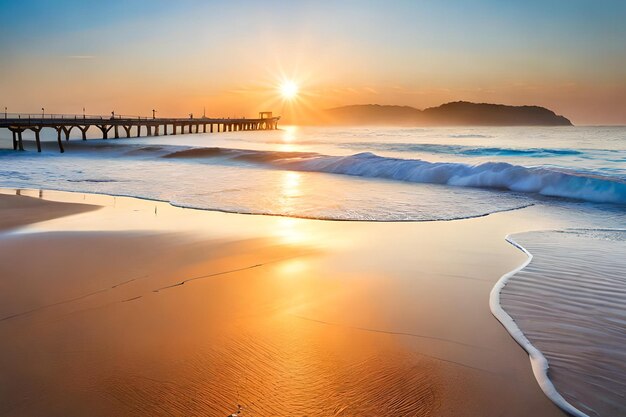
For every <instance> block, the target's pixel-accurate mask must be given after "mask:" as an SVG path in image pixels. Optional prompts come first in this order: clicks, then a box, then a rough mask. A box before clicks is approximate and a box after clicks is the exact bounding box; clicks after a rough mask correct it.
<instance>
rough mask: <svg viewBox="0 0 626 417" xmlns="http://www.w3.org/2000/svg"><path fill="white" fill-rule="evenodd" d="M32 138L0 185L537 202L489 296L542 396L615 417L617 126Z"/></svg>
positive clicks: (206, 202)
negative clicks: (546, 222)
mask: <svg viewBox="0 0 626 417" xmlns="http://www.w3.org/2000/svg"><path fill="white" fill-rule="evenodd" d="M3 143H5V144H7V145H8V144H9V143H10V140H8V139H7V138H4V139H3ZM44 145H45V146H44V152H42V153H41V154H38V153H37V152H35V151H34V146H33V144H31V143H27V144H26V147H27V149H29V150H28V151H27V152H14V151H12V150H2V151H0V187H3V188H41V189H52V190H62V191H80V192H88V193H103V194H110V195H119V196H133V197H139V198H145V199H154V200H160V201H166V202H170V203H171V204H173V205H176V206H181V207H188V208H197V209H206V210H218V211H225V212H233V213H245V214H264V215H277V216H292V217H303V218H311V219H320V220H340V221H370V222H378V221H379V222H389V221H450V220H458V219H466V218H472V217H479V216H485V215H489V214H492V213H497V212H501V211H510V210H523V209H524V208H526V207H529V206H536V207H538V208H540V211H541V213H543V215H545V216H547V217H550V218H554V219H558V223H559V224H560V225H563V227H562V228H560V229H559V230H551V231H529V233H526V234H523V235H521V236H513V237H512V238H511V240H512V243H515V244H516V245H519V246H520V248H523V249H524V250H526V251H527V252H528V253H529V254H532V255H533V256H534V258H533V260H532V261H531V262H530V263H529V265H528V266H527V267H526V268H524V269H522V270H521V271H519V272H518V273H517V274H514V275H512V276H511V277H509V278H508V280H507V282H506V283H505V284H506V285H505V287H504V288H503V289H502V294H501V299H500V300H499V303H500V305H501V307H502V309H503V310H504V311H505V312H506V313H507V314H508V315H510V317H511V318H512V320H513V322H514V325H515V326H518V329H519V330H521V332H523V334H524V335H525V337H526V338H527V341H528V345H527V346H524V344H522V345H523V346H524V347H525V348H527V349H528V348H529V346H534V347H536V348H537V349H538V350H539V351H540V352H541V354H542V355H543V356H544V357H545V359H546V360H547V363H548V364H549V366H550V368H549V370H548V371H547V372H546V375H544V377H545V378H546V380H547V381H549V383H548V385H550V384H552V383H554V387H555V388H556V391H558V395H559V396H560V399H559V398H556V397H555V396H554V395H553V396H551V398H552V399H553V400H555V401H556V402H557V403H558V402H559V401H561V400H562V401H564V402H566V403H568V404H571V405H572V406H573V407H575V408H576V409H577V410H579V411H580V413H581V415H622V414H626V401H624V399H623V388H624V386H623V377H624V375H626V365H625V363H626V358H624V350H623V346H624V345H626V321H625V320H626V319H625V317H626V314H625V311H626V308H625V307H624V299H625V297H626V281H625V280H624V279H623V276H624V274H623V269H621V268H616V267H613V266H612V265H618V264H617V262H618V261H619V262H622V263H623V259H624V258H625V257H626V247H625V246H624V234H623V229H624V228H625V227H624V226H625V225H626V127H573V126H567V127H549V128H543V127H472V128H456V127H455V128H389V127H379V128H373V127H372V128H361V127H359V128H348V127H341V128H338V127H334V128H317V127H293V126H285V127H283V128H282V129H280V130H276V131H255V132H228V133H219V134H194V135H177V136H159V137H150V138H132V139H109V140H96V139H90V140H88V141H82V140H80V139H71V141H70V142H69V143H68V145H67V146H66V153H64V154H60V153H58V152H57V151H56V145H55V144H54V143H53V142H52V138H48V142H45V143H44ZM504 238H505V237H504V236H503V239H504ZM416 250H418V248H416ZM512 250H515V249H514V248H512ZM574 253H575V254H576V255H575V256H573V255H572V254H574ZM568 259H569V261H564V260H568ZM579 288H580V289H581V290H578V289H579ZM607 300H608V301H607ZM485 302H486V303H487V302H488V300H485ZM581 318H585V319H581ZM607 323H608V324H607ZM507 328H508V329H509V331H511V328H509V327H508V326H507ZM513 330H515V329H513ZM607 332H608V333H607ZM572 346H575V347H576V348H575V349H572V348H571V347H572ZM599 352H600V353H599ZM599 355H601V356H602V360H598V356H599ZM536 375H537V374H536ZM538 380H539V382H540V384H544V385H545V380H544V381H543V382H542V379H541V375H539V376H538ZM544 385H542V388H544ZM581 387H583V388H584V387H592V388H593V389H591V388H589V389H587V388H585V389H581ZM544 391H546V389H545V388H544ZM620 392H621V395H622V396H621V397H620ZM546 393H547V394H548V395H550V394H549V392H546ZM561 405H562V404H561Z"/></svg>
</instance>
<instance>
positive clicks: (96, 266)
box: [0, 190, 563, 416]
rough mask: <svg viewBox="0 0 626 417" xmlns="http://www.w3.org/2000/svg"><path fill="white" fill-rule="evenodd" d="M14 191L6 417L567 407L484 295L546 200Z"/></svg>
mask: <svg viewBox="0 0 626 417" xmlns="http://www.w3.org/2000/svg"><path fill="white" fill-rule="evenodd" d="M3 193H4V195H1V196H0V204H2V214H3V222H2V228H3V232H2V234H1V235H0V248H1V249H0V275H1V276H2V277H3V280H2V282H1V285H2V288H1V291H0V316H1V317H0V339H1V340H2V341H3V342H2V344H1V345H0V346H1V347H0V349H1V355H0V386H1V387H2V391H0V415H3V416H32V415H47V416H67V415H92V416H94V415H102V416H113V415H116V416H117V415H119V416H123V415H164V416H165V415H181V416H182V415H204V416H226V415H229V414H231V413H236V412H237V411H238V410H239V412H240V415H242V416H247V415H249V416H269V415H274V416H283V415H284V416H294V415H310V416H331V415H336V416H384V415H389V416H390V415H403V416H502V415H506V416H529V415H537V416H539V415H541V416H558V415H563V414H562V412H561V411H559V410H558V408H557V407H556V406H554V405H553V404H552V403H551V402H550V401H549V400H548V399H547V398H546V397H545V396H544V395H543V393H542V392H541V390H540V389H539V387H538V386H537V383H536V381H535V380H534V378H533V376H532V372H531V368H530V365H529V361H528V357H527V355H526V353H525V352H524V351H523V350H522V349H521V348H520V347H519V346H518V345H517V344H516V343H515V342H514V341H513V339H512V338H511V337H510V336H509V334H508V333H507V332H506V331H505V329H504V328H503V327H502V326H501V325H500V324H499V323H498V321H497V320H495V318H494V317H493V316H492V315H491V312H490V310H489V304H488V299H489V292H490V290H491V289H492V287H493V285H494V283H495V282H496V281H497V280H498V279H499V278H500V277H501V276H502V275H503V274H504V273H506V272H508V271H510V270H512V269H514V268H515V267H516V266H518V265H519V264H521V263H522V262H523V261H524V259H525V255H524V254H523V253H521V252H520V251H519V250H517V249H516V248H514V247H513V246H511V245H510V244H508V243H507V242H506V241H505V240H504V237H505V236H506V235H507V234H509V233H514V232H519V231H524V230H533V229H536V228H538V227H543V226H547V224H546V225H544V224H541V220H538V217H537V213H533V208H527V209H522V210H517V211H512V212H505V213H497V214H492V215H489V216H486V217H481V218H476V219H467V220H458V221H448V222H421V223H419V222H418V223H368V222H333V221H315V220H301V219H293V218H283V217H268V216H250V215H238V214H226V213H218V212H209V211H201V210H190V209H181V208H176V207H173V206H170V205H168V204H165V203H158V202H151V201H146V200H138V199H131V198H119V197H110V196H101V195H88V194H80V193H62V192H51V191H43V192H41V193H40V192H39V191H36V190H34V191H33V190H30V191H26V190H23V191H22V192H21V194H22V196H15V195H10V194H15V191H14V190H4V191H3ZM24 195H26V196H24ZM28 196H31V197H28ZM35 222H39V223H35ZM25 225H27V226H25ZM18 226H19V227H18ZM238 407H240V408H238Z"/></svg>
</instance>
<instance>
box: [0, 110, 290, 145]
mask: <svg viewBox="0 0 626 417" xmlns="http://www.w3.org/2000/svg"><path fill="white" fill-rule="evenodd" d="M4 116H5V117H4V118H2V116H1V115H0V128H5V129H8V130H10V131H11V132H12V134H13V149H14V150H20V151H23V150H24V143H23V140H22V133H23V132H24V131H26V130H32V131H33V132H34V133H35V143H36V144H37V151H38V152H41V140H40V132H41V130H42V129H43V128H52V129H54V130H56V132H57V142H58V144H59V151H60V152H65V149H64V148H63V141H62V137H63V136H64V137H65V140H66V141H67V140H69V139H70V132H71V131H72V129H74V128H77V129H78V130H80V132H81V133H82V139H83V140H87V130H88V129H89V128H91V127H95V128H97V129H99V130H100V131H101V132H102V139H108V138H110V137H112V138H120V137H126V138H130V137H141V136H159V135H179V134H185V133H214V132H238V131H247V130H274V129H277V128H278V120H279V119H280V116H278V117H274V116H272V113H271V112H262V113H259V118H258V119H243V118H242V119H230V118H226V119H215V118H207V117H200V118H193V117H190V118H162V117H158V118H155V117H152V118H148V117H138V116H116V115H114V116H110V117H107V116H85V115H55V114H51V115H32V114H10V115H8V114H6V113H5V114H4ZM9 116H10V117H9ZM133 130H134V132H133ZM120 135H122V136H120Z"/></svg>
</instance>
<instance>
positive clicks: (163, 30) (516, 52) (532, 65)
mask: <svg viewBox="0 0 626 417" xmlns="http://www.w3.org/2000/svg"><path fill="white" fill-rule="evenodd" d="M624 22H626V1H621V0H619V1H610V0H607V1H593V0H562V1H555V0H542V1H535V0H526V1H521V0H520V1H505V0H502V1H495V0H476V1H467V0H464V1H461V0H457V1H452V0H450V1H448V0H440V1H435V0H432V1H420V0H412V1H399V0H398V1H390V0H387V1H367V0H361V1H351V0H343V1H342V0H337V1H324V0H317V1H296V0H292V1H273V0H266V1H237V0H230V1H222V2H216V1H192V0H179V1H164V0H163V1H161V0H150V1H144V0H127V1H114V0H110V1H101V0H98V1H92V0H80V1H72V0H65V1H63V0H57V1H45V0H37V1H34V0H0V107H2V108H3V107H5V106H6V107H7V108H8V111H9V112H28V113H36V112H40V111H41V108H42V107H43V108H45V109H46V112H47V113H71V114H73V113H77V114H80V113H82V109H83V108H85V109H86V112H87V114H110V112H111V111H115V113H116V114H127V115H151V114H152V113H151V112H152V109H155V110H157V115H158V116H163V117H166V116H186V115H188V114H189V113H194V114H197V115H201V114H202V113H203V112H206V115H207V116H216V117H217V116H220V117H221V116H224V117H226V116H230V117H236V116H237V117H238V116H246V117H252V116H254V115H255V114H256V112H258V111H264V110H267V111H273V112H274V113H276V114H283V115H285V116H286V117H287V119H288V120H286V121H287V122H295V123H297V122H303V121H305V119H307V118H311V117H315V114H316V112H318V111H319V110H321V109H325V108H329V107H335V106H341V105H348V104H370V103H376V104H397V105H409V106H413V107H417V108H426V107H431V106H437V105H440V104H442V103H445V102H449V101H457V100H467V101H474V102H490V103H502V104H511V105H522V104H535V105H541V106H545V107H548V108H550V109H551V110H553V111H555V112H556V113H557V114H562V115H564V116H566V117H568V118H570V119H571V120H572V121H573V122H574V123H575V124H626V23H624ZM285 80H293V81H294V82H295V83H296V84H298V86H299V95H298V98H297V99H295V100H291V101H285V100H284V99H283V98H281V96H280V94H279V86H280V84H281V83H282V82H284V81H285ZM289 119H290V120H289Z"/></svg>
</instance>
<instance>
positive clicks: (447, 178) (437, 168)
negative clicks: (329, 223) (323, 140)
mask: <svg viewBox="0 0 626 417" xmlns="http://www.w3.org/2000/svg"><path fill="white" fill-rule="evenodd" d="M164 157H165V158H180V159H195V158H221V159H223V160H230V161H241V162H246V163H254V164H263V165H268V166H270V167H273V168H278V169H287V170H292V171H307V172H322V173H330V174H340V175H351V176H358V177H366V178H378V179H386V180H394V181H405V182H413V183H426V184H442V185H450V186H459V187H477V188H489V189H500V190H509V191H514V192H522V193H533V194H539V195H543V196H550V197H562V198H570V199H576V200H583V201H589V202H595V203H614V204H626V180H625V179H623V178H621V177H610V176H606V175H598V174H593V173H588V172H576V171H570V170H563V169H557V168H548V167H524V166H521V165H513V164H509V163H506V162H486V163H482V164H477V165H469V164H464V163H455V162H428V161H425V160H421V159H402V158H390V157H383V156H378V155H376V154H373V153H370V152H364V153H358V154H355V155H349V156H328V155H321V154H316V153H306V152H273V151H254V150H240V149H226V148H193V149H186V150H181V151H175V152H172V153H169V154H167V155H165V156H164Z"/></svg>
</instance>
